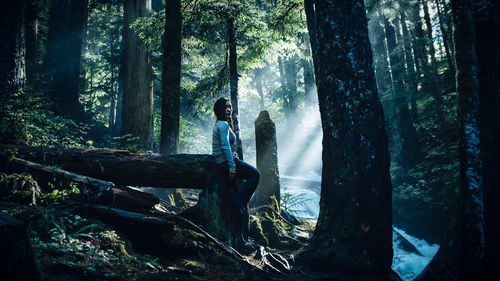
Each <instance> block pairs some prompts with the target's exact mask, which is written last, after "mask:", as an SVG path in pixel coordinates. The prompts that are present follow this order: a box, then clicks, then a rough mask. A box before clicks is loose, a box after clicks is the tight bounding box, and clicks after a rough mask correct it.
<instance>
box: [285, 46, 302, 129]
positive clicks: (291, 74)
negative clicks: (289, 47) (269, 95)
mask: <svg viewBox="0 0 500 281" xmlns="http://www.w3.org/2000/svg"><path fill="white" fill-rule="evenodd" d="M284 66H285V78H286V86H287V88H288V91H287V93H288V105H289V107H290V115H289V119H288V120H287V122H291V123H292V124H296V122H295V120H296V118H297V109H298V106H299V105H298V102H297V57H296V56H293V57H291V58H289V59H285V63H284Z"/></svg>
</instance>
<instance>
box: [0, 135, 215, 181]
mask: <svg viewBox="0 0 500 281" xmlns="http://www.w3.org/2000/svg"><path fill="white" fill-rule="evenodd" d="M14 150H15V151H16V154H15V155H16V157H20V158H23V159H26V160H29V161H33V162H38V163H48V164H53V165H58V166H60V167H61V168H63V169H65V170H68V171H71V172H74V173H78V174H82V175H86V176H90V177H93V178H97V179H101V180H106V181H111V182H114V183H115V184H117V185H131V186H150V187H168V188H200V189H201V188H204V187H205V185H206V180H207V175H209V174H210V173H211V171H212V170H213V168H214V162H213V157H212V156H211V155H188V154H179V155H163V154H142V153H130V152H128V151H125V150H104V149H101V150H99V149H85V150H82V149H70V148H67V149H63V148H60V149H58V148H49V147H31V146H9V145H2V146H0V155H2V156H5V157H7V158H9V157H10V155H12V154H13V153H14V152H13V151H14Z"/></svg>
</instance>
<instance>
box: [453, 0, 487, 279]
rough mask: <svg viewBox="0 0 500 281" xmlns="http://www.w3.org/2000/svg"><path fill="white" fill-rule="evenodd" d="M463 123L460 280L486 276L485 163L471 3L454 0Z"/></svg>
mask: <svg viewBox="0 0 500 281" xmlns="http://www.w3.org/2000/svg"><path fill="white" fill-rule="evenodd" d="M451 4H452V9H453V24H454V27H455V28H454V33H453V38H454V44H455V62H456V65H457V75H456V78H457V93H458V105H459V111H458V119H459V124H460V135H459V155H460V189H459V191H460V197H461V199H462V205H463V206H462V223H461V229H460V236H459V237H460V242H461V247H460V249H461V252H460V254H461V256H460V261H459V263H460V264H459V280H464V281H465V280H473V279H478V280H484V279H485V277H486V276H485V268H484V258H485V245H484V241H485V237H484V208H483V182H482V179H483V178H482V167H481V166H482V164H481V159H480V135H479V81H478V78H477V77H478V62H477V57H476V50H475V48H474V46H475V34H474V23H473V20H472V11H471V8H472V7H471V2H470V1H469V0H452V1H451Z"/></svg>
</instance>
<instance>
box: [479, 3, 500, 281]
mask: <svg viewBox="0 0 500 281" xmlns="http://www.w3.org/2000/svg"><path fill="white" fill-rule="evenodd" d="M474 6H475V8H476V10H475V14H474V19H475V34H476V54H477V57H478V64H479V77H478V78H479V99H480V131H481V151H482V157H483V158H482V160H483V183H484V198H485V225H486V229H485V231H486V257H487V265H488V267H489V274H488V275H489V276H499V275H500V269H499V268H498V266H497V265H498V264H499V263H500V254H499V253H500V241H499V239H498V237H500V224H499V223H498V219H499V218H500V204H498V202H500V189H499V188H498V187H499V183H500V173H499V172H498V159H499V158H500V150H499V144H500V140H499V138H498V137H499V133H498V132H500V110H499V108H500V68H499V65H500V49H499V48H498V46H500V33H499V32H498V31H499V30H500V19H499V16H498V15H500V4H499V2H498V1H491V0H488V1H482V2H481V3H478V4H476V3H474Z"/></svg>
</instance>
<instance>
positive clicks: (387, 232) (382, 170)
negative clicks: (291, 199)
mask: <svg viewBox="0 0 500 281" xmlns="http://www.w3.org/2000/svg"><path fill="white" fill-rule="evenodd" d="M315 18H316V21H317V29H316V30H317V32H318V33H317V35H318V36H317V37H318V43H319V44H318V46H319V47H321V48H322V50H324V51H322V52H319V53H318V61H315V62H314V63H315V64H319V65H318V66H317V69H318V71H319V72H318V73H316V75H315V77H316V83H317V88H318V96H319V105H320V113H321V120H322V125H323V171H322V182H321V200H320V213H319V217H318V222H317V225H316V229H315V231H314V235H313V238H312V240H311V243H310V245H309V246H308V248H307V249H306V250H305V251H304V252H303V253H302V254H301V255H300V257H299V261H301V262H302V263H304V264H305V265H307V266H309V267H311V268H314V269H318V270H322V271H331V272H344V273H350V274H358V275H363V274H367V273H370V274H380V275H381V276H389V274H390V272H391V263H392V226H391V222H392V214H391V181H390V176H389V155H388V152H387V134H386V132H385V128H384V119H383V111H382V106H381V104H380V101H379V100H378V95H377V89H376V84H375V79H374V73H373V68H372V53H371V50H370V42H369V40H368V30H367V22H366V14H365V8H364V3H363V1H361V0H358V1H352V2H349V3H348V2H342V1H317V3H316V17H315ZM332 75H334V76H335V79H331V77H332ZM367 187H369V188H367Z"/></svg>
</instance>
